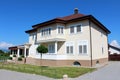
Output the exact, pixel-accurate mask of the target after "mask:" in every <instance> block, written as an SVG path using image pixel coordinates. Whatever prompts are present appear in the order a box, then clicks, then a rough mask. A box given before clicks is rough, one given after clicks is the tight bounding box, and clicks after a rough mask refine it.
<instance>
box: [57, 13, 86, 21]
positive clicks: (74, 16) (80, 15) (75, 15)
mask: <svg viewBox="0 0 120 80" xmlns="http://www.w3.org/2000/svg"><path fill="white" fill-rule="evenodd" d="M83 16H85V15H84V14H72V15H69V16H65V17H60V18H58V19H61V20H65V21H67V20H71V19H75V18H79V17H83Z"/></svg>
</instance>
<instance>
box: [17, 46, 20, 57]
mask: <svg viewBox="0 0 120 80" xmlns="http://www.w3.org/2000/svg"><path fill="white" fill-rule="evenodd" d="M17 56H18V57H20V49H19V48H18V50H17Z"/></svg>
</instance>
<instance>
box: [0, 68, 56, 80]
mask: <svg viewBox="0 0 120 80" xmlns="http://www.w3.org/2000/svg"><path fill="white" fill-rule="evenodd" d="M0 80H54V79H51V78H47V77H44V76H40V75H34V74H27V73H20V72H15V71H9V70H0Z"/></svg>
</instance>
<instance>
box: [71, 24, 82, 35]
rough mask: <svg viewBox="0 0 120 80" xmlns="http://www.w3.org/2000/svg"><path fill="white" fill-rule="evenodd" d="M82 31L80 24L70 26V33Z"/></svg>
mask: <svg viewBox="0 0 120 80" xmlns="http://www.w3.org/2000/svg"><path fill="white" fill-rule="evenodd" d="M79 32H82V25H81V24H79V25H73V26H71V27H70V34H71V33H72V34H73V33H79Z"/></svg>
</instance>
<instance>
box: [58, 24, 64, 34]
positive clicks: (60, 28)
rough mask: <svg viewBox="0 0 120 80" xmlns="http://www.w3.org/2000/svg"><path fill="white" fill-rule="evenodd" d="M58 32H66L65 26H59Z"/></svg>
mask: <svg viewBox="0 0 120 80" xmlns="http://www.w3.org/2000/svg"><path fill="white" fill-rule="evenodd" d="M57 34H64V26H57Z"/></svg>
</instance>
